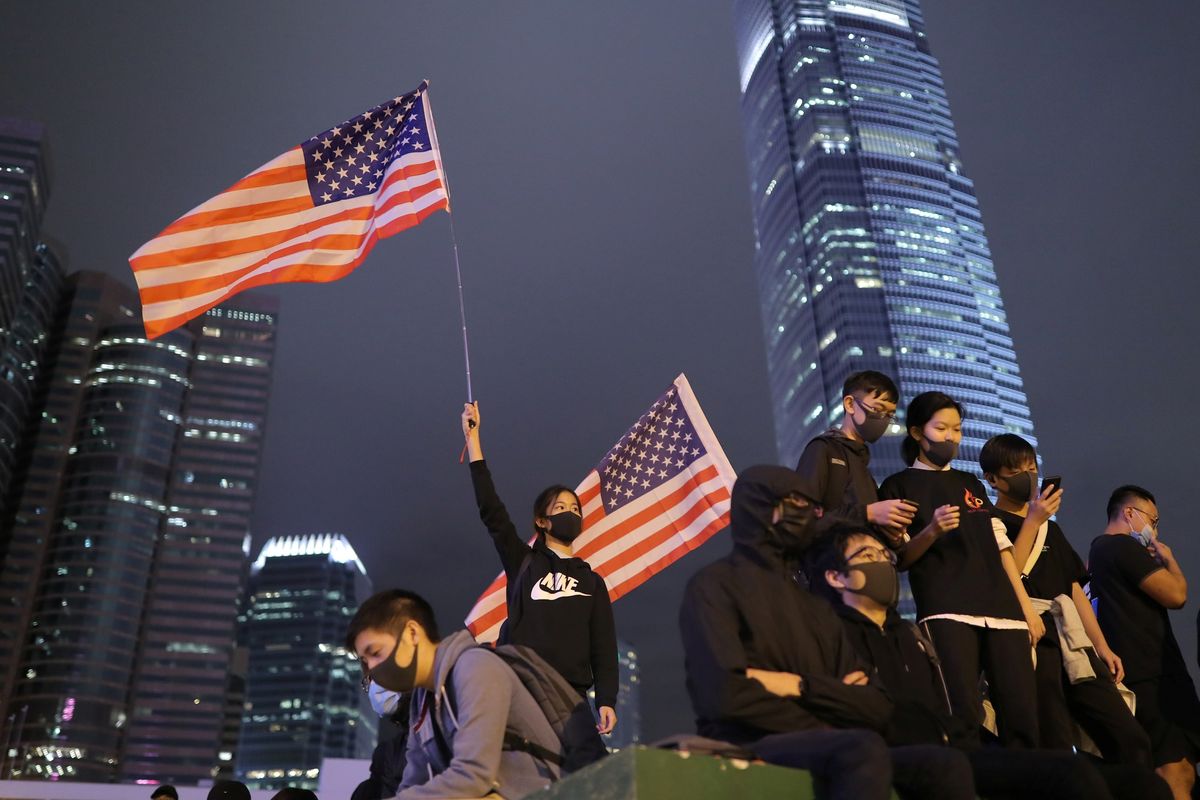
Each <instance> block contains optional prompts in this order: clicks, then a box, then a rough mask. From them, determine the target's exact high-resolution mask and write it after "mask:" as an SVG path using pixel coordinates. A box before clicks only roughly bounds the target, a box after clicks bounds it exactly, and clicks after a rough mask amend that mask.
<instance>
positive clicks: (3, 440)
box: [0, 118, 62, 560]
mask: <svg viewBox="0 0 1200 800" xmlns="http://www.w3.org/2000/svg"><path fill="white" fill-rule="evenodd" d="M48 172H49V170H48V168H47V157H46V143H45V131H44V129H43V128H42V126H41V125H39V124H37V123H33V122H26V121H23V120H16V119H5V118H0V560H3V558H4V553H5V552H6V551H7V549H8V531H9V530H10V528H11V519H10V518H11V516H12V504H13V498H12V497H11V495H12V494H13V492H14V491H15V486H16V484H17V483H18V482H19V472H20V469H21V465H20V463H19V462H20V461H21V460H22V459H24V458H26V457H27V452H22V446H23V445H25V444H26V443H27V442H28V438H29V437H28V436H27V434H26V430H27V429H28V427H29V426H30V425H31V423H32V419H31V416H32V415H33V414H34V413H35V411H36V409H37V405H38V400H39V398H38V394H39V392H40V389H41V384H42V378H43V377H44V375H45V370H44V368H43V361H44V355H45V350H46V340H47V338H48V333H49V327H50V325H51V323H52V322H53V321H54V317H55V313H56V312H57V303H58V299H59V292H60V289H61V284H62V269H61V268H60V267H59V264H58V260H57V259H56V258H55V256H54V254H53V252H51V250H50V248H49V247H48V246H47V245H46V244H45V243H44V242H42V241H41V227H42V214H43V212H44V211H45V209H46V203H47V201H48V200H49V194H50V180H49V176H48Z"/></svg>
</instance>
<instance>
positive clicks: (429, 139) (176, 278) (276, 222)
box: [129, 83, 450, 338]
mask: <svg viewBox="0 0 1200 800" xmlns="http://www.w3.org/2000/svg"><path fill="white" fill-rule="evenodd" d="M427 89H428V84H427V83H422V84H421V85H420V86H419V87H418V88H417V89H416V90H415V91H414V92H411V93H410V94H406V95H401V96H400V97H395V98H392V99H391V100H388V101H387V102H386V103H382V104H380V105H377V106H374V107H372V108H370V109H368V110H367V111H365V112H364V113H362V114H360V115H358V116H356V117H354V118H353V119H349V120H347V121H346V122H343V123H342V124H341V125H338V126H336V127H334V128H331V129H330V130H327V131H325V132H324V133H320V134H317V135H316V136H314V137H312V138H311V139H309V140H308V141H307V142H305V143H304V144H301V145H299V146H297V147H293V148H292V149H291V150H288V151H287V152H286V153H284V154H283V155H281V156H279V157H278V158H276V159H274V160H272V161H269V162H267V163H266V164H264V165H263V166H261V167H259V168H258V169H257V170H255V171H254V172H252V173H250V174H249V175H247V176H246V177H245V178H242V179H241V180H240V181H238V182H237V183H235V184H234V185H233V186H230V187H229V188H228V189H226V190H225V191H224V192H222V193H221V194H219V195H217V196H216V197H214V198H212V199H211V200H209V201H208V202H206V203H203V204H202V205H200V206H197V207H196V208H194V209H193V210H192V211H190V212H188V213H187V214H185V215H184V216H182V217H180V218H179V219H177V220H176V221H175V222H173V223H171V224H170V225H169V226H167V228H166V229H165V230H164V231H163V232H162V233H160V234H159V235H158V236H156V237H154V238H153V239H151V240H150V241H149V242H147V243H146V244H144V245H142V246H141V247H140V248H138V251H137V252H136V253H134V254H133V255H132V256H130V257H129V264H130V266H131V267H133V273H134V277H135V279H136V280H137V284H138V291H139V292H140V293H141V297H142V315H143V318H144V319H145V324H146V334H147V335H148V336H149V337H150V338H155V337H157V336H161V335H162V334H164V333H166V332H167V331H170V330H172V329H174V328H177V327H178V326H180V325H182V324H183V323H184V322H186V321H188V320H189V319H192V318H193V317H196V316H199V315H200V314H202V313H204V312H205V311H206V310H208V309H209V308H212V307H213V306H215V305H217V304H218V303H220V302H222V301H223V300H226V299H227V298H229V297H230V296H232V295H234V294H236V293H237V292H240V291H242V290H244V289H249V288H250V287H253V286H261V285H263V284H269V283H286V282H290V281H310V282H320V283H324V282H327V281H335V280H337V279H338V278H341V277H344V276H345V275H347V274H348V273H349V272H351V271H352V270H353V269H354V268H355V267H357V266H358V265H359V264H361V263H362V262H363V259H365V258H366V256H367V253H369V252H370V250H371V248H372V247H374V246H375V242H376V241H378V240H379V239H381V238H385V237H388V236H391V235H393V234H396V233H399V232H400V231H402V230H404V229H405V228H410V227H412V226H414V225H417V224H419V223H420V222H421V221H422V220H424V219H425V218H426V217H428V216H429V215H430V214H432V213H433V212H435V211H437V210H439V209H445V210H446V211H449V210H450V201H449V195H448V193H447V186H446V178H445V173H444V171H443V170H442V163H441V157H440V155H439V151H438V144H437V135H436V133H435V132H434V127H433V115H432V113H431V112H430V108H429V95H428V93H427Z"/></svg>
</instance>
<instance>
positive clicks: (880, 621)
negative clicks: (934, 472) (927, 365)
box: [805, 522, 1170, 800]
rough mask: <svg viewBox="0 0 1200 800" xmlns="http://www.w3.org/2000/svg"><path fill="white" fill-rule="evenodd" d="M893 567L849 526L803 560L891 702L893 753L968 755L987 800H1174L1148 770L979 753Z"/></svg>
mask: <svg viewBox="0 0 1200 800" xmlns="http://www.w3.org/2000/svg"><path fill="white" fill-rule="evenodd" d="M895 559H896V556H895V554H894V553H893V552H892V551H891V550H890V549H889V548H888V546H887V543H886V542H885V541H884V540H883V538H882V537H881V536H880V535H879V534H878V533H877V532H876V531H873V530H870V529H869V528H868V527H866V526H864V525H861V524H854V523H850V522H842V523H840V524H837V525H833V526H830V527H828V528H826V529H825V530H823V531H822V533H821V538H820V539H819V540H818V541H817V542H816V543H815V544H814V545H813V546H812V548H811V549H810V551H809V557H808V558H806V559H805V569H806V572H807V573H808V580H809V583H810V585H811V586H812V588H813V591H814V593H817V594H820V595H821V596H822V597H824V598H825V599H826V600H828V601H829V603H830V605H831V606H832V608H833V609H834V611H835V612H836V613H837V615H838V616H839V617H840V618H841V620H842V623H843V625H844V626H845V629H846V633H847V634H848V635H849V637H850V641H851V642H852V643H853V646H854V649H855V651H856V652H857V654H858V656H859V658H861V659H862V662H863V664H864V665H865V667H866V670H867V671H868V672H869V673H870V674H871V676H872V680H873V681H874V682H875V683H876V685H878V686H880V687H881V688H882V689H884V691H886V692H887V693H888V695H889V696H890V697H891V699H892V703H893V707H894V710H893V712H892V717H891V720H890V721H889V723H888V725H887V727H886V729H885V730H884V734H883V735H884V738H885V739H886V740H887V742H888V744H891V745H906V744H920V743H926V744H938V745H943V746H946V747H951V748H957V749H959V750H961V751H963V752H964V753H965V754H966V756H967V759H968V760H969V761H970V763H971V769H972V772H973V773H974V777H975V787H976V789H977V790H978V792H979V794H980V795H981V796H983V797H987V798H990V800H1009V799H1011V800H1097V798H1105V797H1110V796H1111V797H1116V798H1122V800H1124V799H1126V798H1127V799H1128V800H1151V799H1152V798H1153V799H1154V800H1169V798H1170V792H1169V791H1168V789H1167V785H1166V783H1165V782H1163V781H1162V780H1161V779H1160V778H1159V777H1158V776H1157V775H1155V774H1154V773H1153V772H1152V771H1151V770H1150V769H1148V768H1147V767H1144V766H1138V765H1130V764H1119V765H1109V764H1105V763H1104V762H1100V761H1098V760H1097V761H1095V762H1093V761H1092V760H1091V759H1090V757H1086V756H1083V755H1077V754H1074V753H1070V752H1059V751H1054V750H1049V749H1040V750H1027V749H1006V748H1000V747H983V746H981V745H980V741H979V737H978V735H976V734H975V733H974V732H973V731H970V730H968V729H967V727H966V723H964V722H963V721H962V720H960V719H958V718H957V717H955V716H953V715H952V714H951V713H950V705H949V698H948V696H947V693H946V687H945V684H944V683H943V682H942V677H941V669H940V661H939V659H938V654H937V651H936V650H935V649H934V646H933V643H932V642H931V641H930V640H929V638H928V637H926V636H925V635H924V634H923V633H922V632H921V630H920V628H918V627H917V626H916V625H915V624H914V623H912V622H910V621H908V620H906V619H904V618H903V617H901V616H900V614H899V612H898V611H897V610H896V603H897V601H898V600H899V596H900V591H899V588H900V579H899V575H898V573H897V571H896V561H895Z"/></svg>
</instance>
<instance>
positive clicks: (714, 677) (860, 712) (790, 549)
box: [679, 465, 975, 800]
mask: <svg viewBox="0 0 1200 800" xmlns="http://www.w3.org/2000/svg"><path fill="white" fill-rule="evenodd" d="M814 499H815V498H814V493H813V491H812V489H811V488H810V487H807V486H806V485H805V484H804V482H803V481H802V480H801V479H800V476H798V475H797V474H796V473H795V472H794V471H793V470H790V469H788V468H787V467H781V466H774V465H759V466H755V467H749V468H747V469H745V470H743V471H742V472H741V474H739V475H738V478H737V481H736V482H735V483H734V485H733V493H732V498H731V500H730V506H731V508H730V520H731V521H730V529H731V538H732V539H733V552H732V553H730V554H729V555H727V556H725V557H723V558H721V559H718V560H717V561H714V562H713V563H711V564H709V565H708V566H706V567H704V568H702V569H701V570H700V571H699V572H697V573H696V574H695V575H693V576H692V578H691V580H690V581H689V582H688V585H687V588H686V589H685V590H684V595H683V602H682V603H681V605H680V609H679V627H680V633H681V634H682V639H683V650H684V669H685V671H686V674H687V690H688V695H689V697H690V698H691V701H692V708H693V710H694V711H695V715H696V727H697V733H699V734H700V735H701V736H705V737H708V738H711V739H717V740H720V741H725V742H730V743H732V744H735V745H738V746H740V747H744V748H746V749H747V750H750V751H751V752H753V753H754V754H755V755H756V756H758V757H759V758H761V759H762V760H764V761H767V762H768V763H771V764H777V765H780V766H785V767H793V768H797V769H806V770H809V771H810V772H811V773H812V775H813V778H814V782H815V784H816V786H817V796H818V797H823V798H826V799H827V800H884V798H888V797H890V796H891V787H892V785H893V783H894V784H895V787H896V789H897V790H898V792H899V794H900V796H901V797H920V798H923V799H924V800H952V799H953V798H974V797H975V791H974V785H973V783H972V781H971V770H970V765H969V764H967V763H966V759H964V758H963V757H962V755H961V754H959V753H956V752H953V751H951V750H949V749H948V748H941V747H930V746H927V745H926V746H917V747H914V748H896V749H894V750H889V749H888V747H887V745H886V744H885V742H884V741H883V739H882V738H881V737H880V735H879V731H882V730H883V728H884V727H885V726H886V724H887V720H888V719H889V717H890V716H891V708H892V706H891V702H890V701H889V700H888V698H887V695H886V694H885V693H884V692H883V691H882V690H881V689H880V688H879V687H878V686H876V685H875V683H874V681H873V680H872V679H871V678H870V676H868V675H867V674H866V673H865V672H864V671H863V670H862V669H860V665H859V659H858V658H856V656H855V654H854V650H853V647H852V646H851V645H850V642H849V641H848V640H847V638H846V633H845V631H843V630H842V626H841V623H840V622H839V621H838V618H837V616H836V615H835V614H834V613H833V611H832V610H831V609H830V608H829V606H828V605H827V604H826V603H824V602H823V601H822V600H821V599H820V598H818V597H815V596H814V595H813V594H812V593H811V592H810V591H809V590H808V589H807V588H805V586H804V584H803V582H802V581H799V580H797V577H798V575H797V573H798V570H799V568H800V564H801V560H802V558H803V557H804V553H805V551H806V550H807V548H808V547H809V546H810V544H811V542H812V540H813V539H814V537H815V533H816V521H817V519H818V518H820V516H821V509H820V507H819V506H818V505H817V504H816V503H814V502H813V501H814Z"/></svg>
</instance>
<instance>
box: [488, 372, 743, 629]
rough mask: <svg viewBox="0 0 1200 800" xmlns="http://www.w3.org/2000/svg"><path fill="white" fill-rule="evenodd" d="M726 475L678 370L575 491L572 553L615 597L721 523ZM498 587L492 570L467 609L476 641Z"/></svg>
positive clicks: (501, 607)
mask: <svg viewBox="0 0 1200 800" xmlns="http://www.w3.org/2000/svg"><path fill="white" fill-rule="evenodd" d="M735 477H736V476H735V474H734V472H733V467H731V466H730V465H729V459H727V458H726V457H725V452H724V451H723V450H722V449H721V444H720V442H718V441H717V437H716V435H714V434H713V431H712V428H710V427H709V425H708V420H707V419H705V417H704V412H703V411H702V410H701V409H700V404H699V403H698V402H696V396H695V395H694V394H693V393H692V387H691V386H690V385H689V384H688V380H687V378H686V377H684V376H683V375H680V376H679V377H678V378H676V379H675V382H674V383H672V384H671V386H670V388H668V389H667V391H665V392H664V393H663V394H662V396H660V397H659V398H658V399H657V400H655V401H654V405H652V406H650V408H649V409H648V410H647V411H646V413H644V414H642V416H641V417H639V418H638V421H637V422H635V423H634V424H633V427H632V428H630V429H629V430H628V431H626V432H625V435H624V436H622V437H621V438H620V440H619V441H618V442H617V443H616V444H614V445H613V446H612V448H611V449H609V451H608V452H607V453H605V455H604V458H602V459H600V463H599V464H597V465H596V467H595V469H593V470H592V471H591V472H589V473H588V475H587V477H586V478H584V479H583V482H582V483H580V484H579V486H578V488H576V490H575V491H576V493H577V494H578V495H579V501H580V503H581V504H582V505H583V509H582V510H583V532H582V533H581V534H580V535H579V538H578V539H576V540H575V548H574V549H575V555H576V556H578V557H579V558H582V559H584V560H585V561H587V562H588V564H589V565H590V566H591V567H592V569H594V570H595V571H596V572H597V573H599V574H600V576H601V577H603V578H604V582H605V583H606V584H607V585H608V593H609V597H611V598H612V599H613V600H616V599H617V598H618V597H620V596H621V595H624V594H627V593H628V592H631V591H633V590H634V589H636V588H637V587H638V586H640V585H641V584H642V583H644V582H645V581H647V580H649V579H650V578H651V577H652V576H653V575H654V574H655V573H657V572H659V571H661V570H663V569H665V568H666V567H667V566H669V565H670V564H671V563H672V562H674V561H675V560H677V559H678V558H680V557H681V556H683V555H684V554H685V553H687V552H688V551H690V550H694V549H695V548H697V547H699V546H700V545H702V544H704V542H705V541H707V540H708V538H709V537H711V536H712V535H713V534H715V533H716V532H718V531H720V530H721V529H722V528H724V527H725V526H727V525H728V524H729V497H730V491H731V490H732V488H733V481H734V478H735ZM507 585H508V584H507V582H506V581H505V579H504V573H503V572H501V573H500V574H499V575H498V576H496V579H495V580H494V581H492V583H491V585H490V586H488V588H487V589H486V590H485V591H484V593H483V595H482V596H481V597H480V598H479V600H477V601H476V602H475V607H474V608H472V609H471V613H470V614H468V615H467V620H466V622H467V627H468V628H469V629H470V631H471V633H472V634H473V635H474V636H475V638H476V639H477V640H478V641H481V642H491V641H495V639H496V636H497V635H498V634H499V632H500V625H501V624H502V623H503V622H504V618H505V616H507V611H506V604H505V592H506V590H507Z"/></svg>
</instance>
